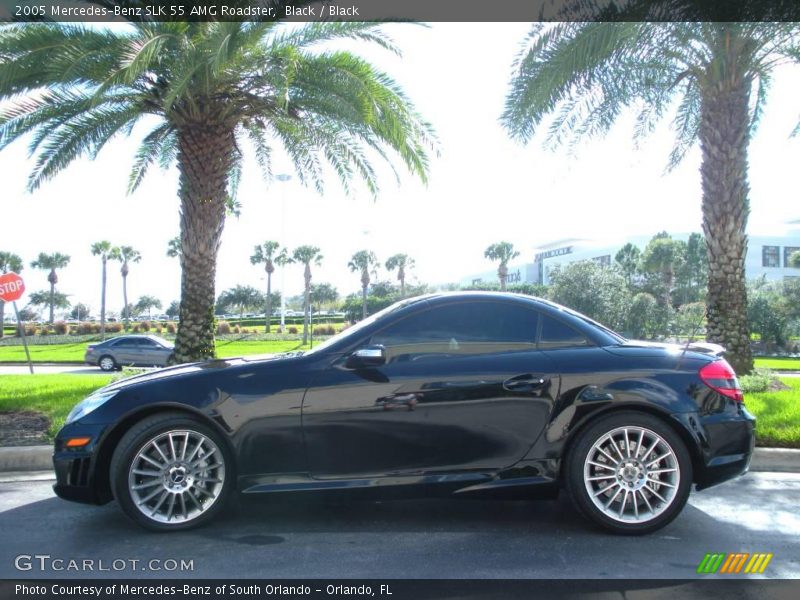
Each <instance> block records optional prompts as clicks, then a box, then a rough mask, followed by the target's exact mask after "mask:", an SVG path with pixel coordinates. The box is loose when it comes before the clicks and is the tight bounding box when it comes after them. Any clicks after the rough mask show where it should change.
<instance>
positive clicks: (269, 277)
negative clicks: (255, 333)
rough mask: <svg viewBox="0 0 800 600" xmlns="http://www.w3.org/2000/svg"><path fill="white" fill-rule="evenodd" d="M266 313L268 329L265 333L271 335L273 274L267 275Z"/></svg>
mask: <svg viewBox="0 0 800 600" xmlns="http://www.w3.org/2000/svg"><path fill="white" fill-rule="evenodd" d="M264 312H265V313H266V314H265V315H264V318H265V320H266V328H265V329H264V331H266V332H267V333H270V324H271V323H272V273H267V307H266V308H265V309H264Z"/></svg>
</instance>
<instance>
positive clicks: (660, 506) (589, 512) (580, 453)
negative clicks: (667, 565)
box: [564, 411, 692, 535]
mask: <svg viewBox="0 0 800 600" xmlns="http://www.w3.org/2000/svg"><path fill="white" fill-rule="evenodd" d="M625 428H632V429H631V430H630V431H641V430H642V429H643V430H645V431H646V432H650V433H654V434H656V435H657V436H659V437H660V438H661V439H662V441H663V442H664V443H666V444H667V445H668V448H669V449H671V450H672V452H673V456H672V457H669V458H668V459H667V460H668V461H671V464H672V466H673V467H677V468H676V470H675V472H674V473H671V474H669V475H667V476H664V477H671V478H672V479H669V480H667V479H666V478H665V480H664V481H665V483H664V484H663V485H660V486H659V485H656V484H654V485H653V489H656V490H658V491H660V492H661V493H662V494H664V498H665V499H667V500H669V501H668V502H661V501H660V500H658V498H655V497H654V496H653V495H652V494H651V488H649V487H644V488H639V489H637V490H636V492H635V493H630V496H631V497H632V498H633V500H632V502H633V503H635V504H636V506H633V505H630V507H629V509H628V510H631V511H632V510H634V509H636V510H637V513H636V516H635V517H634V516H631V515H629V514H628V515H627V516H626V517H623V515H622V512H623V511H625V510H626V507H627V506H628V505H627V504H626V501H627V499H628V497H629V492H628V490H627V487H626V486H635V485H642V484H644V485H645V486H647V485H648V484H647V483H646V481H647V480H648V478H649V477H650V474H649V473H647V472H645V473H644V475H643V476H642V475H638V477H639V478H640V479H642V477H643V479H644V482H643V483H637V480H636V477H637V475H635V473H638V472H639V471H638V470H634V469H631V471H629V472H627V473H624V476H628V473H630V477H631V478H633V479H634V481H633V482H629V481H628V480H627V479H623V478H622V477H623V475H622V473H623V472H624V467H621V466H620V467H617V466H615V468H614V469H612V468H609V467H603V468H602V469H598V468H596V467H593V466H592V465H591V464H590V463H587V460H588V456H589V453H590V451H591V452H593V457H596V456H600V454H598V452H599V451H597V450H595V448H594V447H595V443H596V442H599V441H600V440H602V439H603V438H604V437H605V436H606V435H607V434H609V433H611V432H616V431H619V430H620V429H623V430H624V429H625ZM637 428H638V429H637ZM616 435H621V434H619V433H617V434H616ZM646 435H649V434H646ZM631 437H634V436H631ZM648 439H654V438H648ZM635 442H636V440H633V443H632V444H631V446H632V447H633V450H634V454H635V455H636V456H639V455H640V452H639V446H638V445H637V444H636V443H635ZM619 445H620V447H621V449H622V450H623V452H622V454H621V456H620V459H619V460H620V461H625V460H630V452H628V457H625V456H624V455H625V454H626V451H627V450H628V449H627V448H625V446H624V443H620V444H619ZM647 446H648V444H646V443H642V448H644V449H645V450H646V448H647ZM658 447H659V448H665V447H664V446H658ZM606 448H607V449H608V446H607V447H606ZM609 453H611V450H609ZM641 455H644V452H642V453H641ZM673 457H674V458H673ZM614 458H615V459H616V454H615V455H614ZM649 458H651V456H648V457H647V459H646V460H649ZM656 458H657V457H656ZM606 462H607V463H608V464H612V462H611V461H606ZM645 462H646V461H645ZM643 464H644V463H643ZM661 466H662V465H661V464H656V465H655V467H656V469H660V468H661ZM620 469H622V470H620ZM589 470H592V472H590V471H589ZM607 472H611V473H613V478H612V477H611V473H609V475H608V476H605V477H603V475H605V473H607ZM591 474H593V475H594V476H597V475H598V474H600V475H601V477H600V478H602V479H606V480H608V479H612V480H611V482H608V481H604V482H602V483H600V482H591V481H587V479H589V477H588V475H591ZM658 477H662V475H658ZM564 479H565V483H566V487H567V490H568V491H569V495H570V497H571V499H572V501H573V503H574V504H575V506H576V507H577V509H578V510H579V511H580V512H581V513H582V514H583V515H584V516H585V517H587V518H588V519H589V520H591V521H592V522H594V523H595V524H597V525H599V526H600V527H602V528H603V529H605V530H607V531H610V532H612V533H616V534H621V535H643V534H648V533H652V532H654V531H656V530H658V529H661V528H662V527H664V526H665V525H667V524H668V523H670V522H671V521H672V520H673V519H675V517H677V516H678V515H679V514H680V512H681V510H683V507H684V506H685V505H686V501H687V500H688V498H689V493H690V491H691V487H692V460H691V457H690V455H689V451H688V450H687V448H686V445H685V444H684V442H683V440H681V439H680V437H679V436H678V435H677V434H676V433H675V431H674V430H673V429H672V428H671V427H669V425H667V424H666V423H664V422H663V421H662V420H661V419H659V418H657V417H654V416H652V415H649V414H646V413H641V412H635V411H625V412H617V413H612V414H609V415H607V416H605V417H601V418H599V419H598V420H597V422H596V423H593V424H591V425H589V426H588V427H587V428H586V429H584V430H583V431H581V432H580V434H579V435H578V437H577V439H576V440H575V442H574V443H573V444H572V446H571V449H570V451H569V453H568V455H567V460H566V464H565V472H564ZM667 481H668V482H669V483H671V484H674V487H671V488H667V487H665V486H666V485H668V483H666V482H667ZM593 486H596V487H593ZM605 486H608V489H609V491H608V492H605V490H604V489H601V488H605ZM614 486H618V487H619V488H620V489H619V490H616V488H615V487H614ZM587 488H593V492H594V493H591V492H590V491H589V489H587ZM645 490H646V491H647V497H649V498H650V500H653V501H654V502H653V505H654V506H656V507H657V508H656V509H655V510H653V509H651V511H650V512H651V513H652V514H653V515H654V516H652V517H648V516H647V515H646V514H645V515H642V516H641V517H640V516H639V514H640V513H639V512H638V509H639V507H640V506H641V507H642V512H646V511H647V508H649V507H650V504H649V503H648V504H647V506H645V505H644V502H645V501H646V500H647V498H645ZM619 491H622V492H624V498H623V500H622V501H618V504H616V505H614V504H612V502H613V498H611V497H612V496H615V494H616V493H618V492H619ZM670 493H672V494H674V495H673V496H671V497H670V496H669V495H668V494H670ZM598 494H600V495H599V496H598ZM639 495H641V496H642V501H641V503H640V501H639ZM592 496H594V497H595V498H598V500H597V502H599V503H602V504H605V501H606V500H607V499H610V500H611V502H609V504H611V505H612V506H615V508H614V509H613V512H614V513H616V511H617V508H616V506H618V505H621V506H622V509H621V511H620V515H619V519H623V518H628V517H630V518H631V519H640V520H639V521H637V522H623V521H622V520H619V519H617V518H616V515H614V516H609V514H610V512H612V511H610V510H609V511H608V513H607V512H604V510H603V509H602V508H601V507H599V506H597V505H596V504H595V502H596V501H595V500H594V499H593V497H592ZM664 507H665V508H664ZM656 510H660V511H661V512H660V513H658V514H656V512H655V511H656Z"/></svg>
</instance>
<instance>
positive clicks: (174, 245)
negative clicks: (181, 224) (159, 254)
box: [167, 235, 181, 258]
mask: <svg viewBox="0 0 800 600" xmlns="http://www.w3.org/2000/svg"><path fill="white" fill-rule="evenodd" d="M180 255H181V237H180V236H179V235H176V236H175V237H174V238H172V239H171V240H170V241H169V242H167V256H168V257H169V258H178V257H180Z"/></svg>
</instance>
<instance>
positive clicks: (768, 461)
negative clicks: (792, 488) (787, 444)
mask: <svg viewBox="0 0 800 600" xmlns="http://www.w3.org/2000/svg"><path fill="white" fill-rule="evenodd" d="M750 470H751V471H772V472H776V473H800V450H795V449H793V448H756V449H755V452H753V458H752V459H751V460H750Z"/></svg>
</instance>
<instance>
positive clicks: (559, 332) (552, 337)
mask: <svg viewBox="0 0 800 600" xmlns="http://www.w3.org/2000/svg"><path fill="white" fill-rule="evenodd" d="M541 319H542V333H541V336H540V338H539V348H541V349H542V350H551V349H553V348H574V347H576V346H588V345H590V344H589V340H587V339H586V337H585V336H584V335H583V334H582V333H581V332H579V331H578V330H576V329H573V328H572V327H570V326H569V325H567V324H566V323H563V322H561V321H559V320H557V319H553V318H551V317H549V316H547V315H542V316H541Z"/></svg>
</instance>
